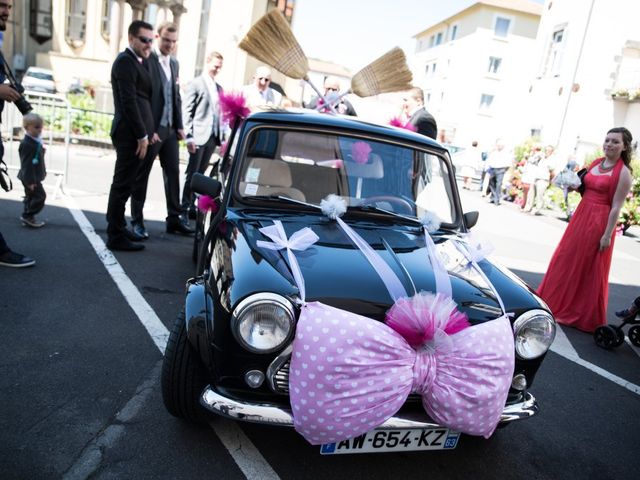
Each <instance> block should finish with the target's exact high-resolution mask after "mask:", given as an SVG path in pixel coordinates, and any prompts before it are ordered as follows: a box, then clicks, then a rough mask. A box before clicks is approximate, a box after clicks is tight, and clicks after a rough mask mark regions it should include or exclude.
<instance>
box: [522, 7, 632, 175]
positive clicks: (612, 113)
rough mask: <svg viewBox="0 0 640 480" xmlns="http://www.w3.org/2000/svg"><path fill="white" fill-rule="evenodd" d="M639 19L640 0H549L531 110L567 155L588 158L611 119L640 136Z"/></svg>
mask: <svg viewBox="0 0 640 480" xmlns="http://www.w3.org/2000/svg"><path fill="white" fill-rule="evenodd" d="M639 19H640V1H638V0H546V1H545V4H544V7H543V14H542V20H541V22H540V28H539V30H538V37H537V46H536V54H535V62H536V65H535V66H536V71H535V73H534V75H533V76H532V78H531V80H530V81H529V85H530V92H529V99H528V100H529V105H530V107H529V108H530V115H529V116H528V117H529V121H530V129H531V130H532V131H533V132H534V133H536V134H539V136H540V138H541V140H542V141H543V142H544V143H547V144H551V145H556V146H557V152H558V154H559V156H560V157H561V158H566V157H567V156H568V155H575V158H576V160H577V161H578V162H579V163H581V162H582V161H583V160H584V157H585V155H590V154H592V153H593V152H594V151H595V150H596V149H598V148H600V147H601V145H602V141H603V139H604V137H605V134H606V132H607V130H608V129H609V128H611V127H615V126H624V127H627V128H628V129H629V130H630V131H631V133H632V134H633V137H634V139H636V140H637V139H638V138H640V27H639V21H640V20H639Z"/></svg>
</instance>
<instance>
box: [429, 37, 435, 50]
mask: <svg viewBox="0 0 640 480" xmlns="http://www.w3.org/2000/svg"><path fill="white" fill-rule="evenodd" d="M435 43H436V36H435V35H431V36H430V37H429V48H431V47H433V45H434V44H435Z"/></svg>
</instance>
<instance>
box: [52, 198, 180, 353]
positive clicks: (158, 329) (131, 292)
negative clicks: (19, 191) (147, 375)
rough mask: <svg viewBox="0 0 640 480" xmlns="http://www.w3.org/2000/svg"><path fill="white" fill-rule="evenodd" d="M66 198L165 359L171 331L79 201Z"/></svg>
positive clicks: (71, 210) (83, 231)
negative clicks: (103, 239) (79, 205)
mask: <svg viewBox="0 0 640 480" xmlns="http://www.w3.org/2000/svg"><path fill="white" fill-rule="evenodd" d="M63 198H64V202H65V204H66V206H67V209H68V210H69V212H71V215H72V216H73V218H74V220H75V221H76V223H77V224H78V225H79V226H80V230H81V231H82V233H84V235H85V237H87V239H88V240H89V243H90V244H91V246H92V247H93V249H94V250H95V251H96V254H97V255H98V258H99V259H100V260H101V261H102V263H103V265H104V267H105V268H106V269H107V272H109V275H111V278H112V279H113V281H114V282H115V284H116V286H117V287H118V288H119V289H120V291H121V292H122V295H123V296H124V298H125V300H126V301H127V303H128V304H129V306H130V307H131V309H132V310H133V311H134V313H135V314H136V315H137V317H138V319H139V320H140V323H142V325H143V326H144V328H145V329H146V330H147V332H148V333H149V335H150V336H151V339H152V340H153V343H155V344H156V346H157V347H158V349H159V350H160V351H161V352H162V354H163V355H164V349H165V346H166V345H167V340H168V339H169V331H168V330H167V327H165V326H164V324H163V323H162V322H161V321H160V318H158V315H156V312H154V311H153V308H151V305H149V304H148V303H147V301H146V300H145V299H144V297H143V296H142V294H141V293H140V291H139V290H138V289H137V288H136V286H135V285H134V284H133V282H132V281H131V280H130V279H129V277H128V276H127V274H126V273H125V271H124V269H123V268H122V266H121V265H120V263H118V260H116V257H115V256H114V255H113V253H111V250H109V249H108V248H107V246H106V245H105V244H104V242H103V241H102V238H100V236H99V235H98V234H97V233H96V231H95V230H94V228H93V225H91V223H90V222H89V220H88V219H87V217H86V216H85V214H84V212H83V211H82V210H80V208H79V207H78V205H77V203H76V201H75V199H74V198H73V197H70V196H68V195H64V197H63Z"/></svg>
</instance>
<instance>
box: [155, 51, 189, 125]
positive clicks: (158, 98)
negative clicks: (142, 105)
mask: <svg viewBox="0 0 640 480" xmlns="http://www.w3.org/2000/svg"><path fill="white" fill-rule="evenodd" d="M147 64H148V66H149V73H150V74H151V111H152V113H153V125H154V128H155V131H156V132H157V131H158V127H159V126H160V121H161V120H162V111H163V110H164V94H163V88H162V82H163V80H164V71H163V69H162V65H160V59H159V58H158V55H157V54H156V52H151V55H150V56H149V59H148V60H147ZM169 66H170V67H171V88H172V91H173V95H172V98H173V119H172V121H171V128H173V129H174V130H182V99H181V97H180V88H179V86H178V77H179V71H180V67H179V66H178V61H177V60H176V59H175V58H173V57H170V59H169Z"/></svg>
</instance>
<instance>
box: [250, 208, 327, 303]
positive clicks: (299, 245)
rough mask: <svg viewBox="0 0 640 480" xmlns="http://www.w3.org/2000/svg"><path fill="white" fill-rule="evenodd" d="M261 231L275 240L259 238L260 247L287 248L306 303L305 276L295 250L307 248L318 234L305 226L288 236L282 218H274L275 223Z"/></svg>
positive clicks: (292, 269) (296, 280) (290, 263)
mask: <svg viewBox="0 0 640 480" xmlns="http://www.w3.org/2000/svg"><path fill="white" fill-rule="evenodd" d="M260 232H261V233H262V234H263V235H265V236H267V237H269V238H270V239H271V240H273V243H271V242H265V241H263V240H258V241H257V242H256V244H257V245H258V246H259V247H262V248H266V249H269V250H282V249H286V250H287V258H288V259H289V267H291V273H292V274H293V280H294V281H295V282H296V286H297V287H298V290H299V291H300V300H302V303H304V302H305V286H304V277H303V276H302V271H301V270H300V265H299V264H298V260H297V259H296V256H295V255H294V253H293V250H298V251H302V250H306V249H307V248H309V247H310V246H311V245H313V244H314V243H316V242H317V241H318V240H319V237H318V235H316V234H315V233H314V231H313V230H311V229H310V228H309V227H305V228H303V229H301V230H298V231H297V232H294V234H293V235H291V238H287V234H286V232H285V231H284V227H283V226H282V222H281V221H280V220H274V222H273V225H271V226H269V227H264V228H261V229H260Z"/></svg>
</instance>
